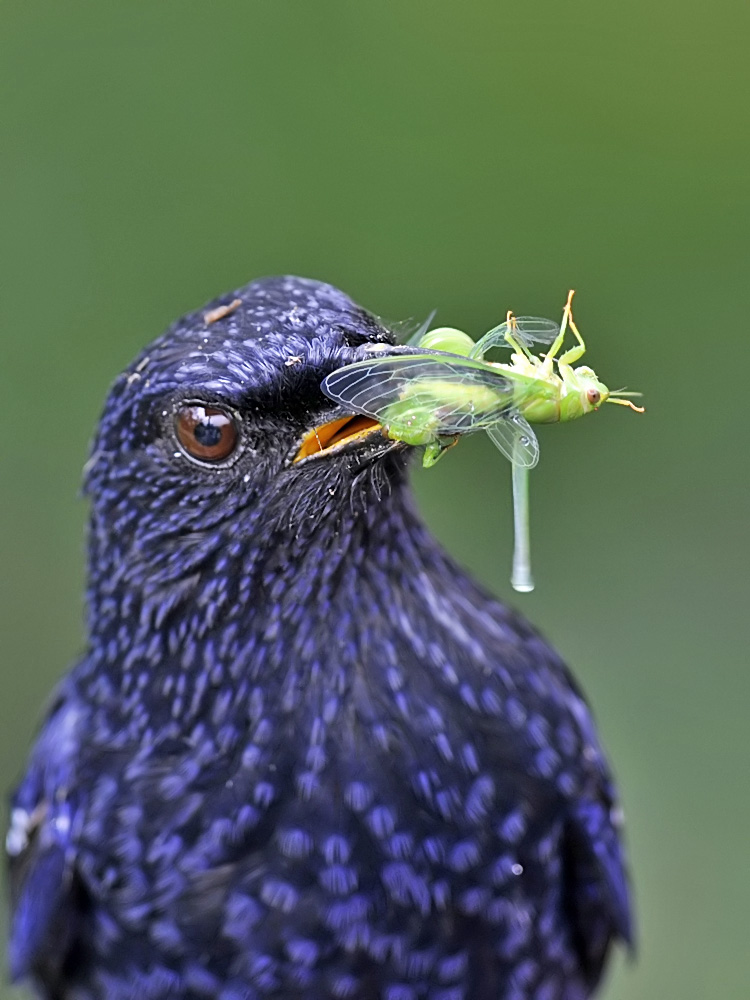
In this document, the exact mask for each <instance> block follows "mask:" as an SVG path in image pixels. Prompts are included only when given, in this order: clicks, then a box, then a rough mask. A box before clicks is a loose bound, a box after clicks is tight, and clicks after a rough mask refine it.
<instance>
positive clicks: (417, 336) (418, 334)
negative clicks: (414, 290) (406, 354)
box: [406, 309, 437, 347]
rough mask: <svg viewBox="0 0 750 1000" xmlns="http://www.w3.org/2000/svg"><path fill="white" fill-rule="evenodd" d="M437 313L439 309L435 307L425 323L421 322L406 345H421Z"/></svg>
mask: <svg viewBox="0 0 750 1000" xmlns="http://www.w3.org/2000/svg"><path fill="white" fill-rule="evenodd" d="M436 315H437V309H433V310H432V312H431V313H430V315H429V316H428V317H427V319H426V320H425V321H424V322H423V323H420V324H419V326H418V327H417V329H416V330H415V331H414V333H413V334H412V335H411V336H410V337H409V339H408V340H407V341H406V347H417V346H418V345H419V342H420V340H421V339H422V337H424V335H425V334H426V333H427V331H428V330H429V329H430V325H431V324H432V321H433V320H434V319H435V316H436Z"/></svg>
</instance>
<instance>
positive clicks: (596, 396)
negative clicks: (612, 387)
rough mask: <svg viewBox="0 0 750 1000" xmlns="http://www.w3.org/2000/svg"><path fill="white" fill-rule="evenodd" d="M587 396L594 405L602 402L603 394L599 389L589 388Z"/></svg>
mask: <svg viewBox="0 0 750 1000" xmlns="http://www.w3.org/2000/svg"><path fill="white" fill-rule="evenodd" d="M586 398H587V399H588V401H589V403H591V405H592V406H596V404H597V403H598V402H600V400H601V398H602V394H601V393H600V392H599V390H598V389H588V390H587V392H586Z"/></svg>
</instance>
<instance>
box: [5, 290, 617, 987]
mask: <svg viewBox="0 0 750 1000" xmlns="http://www.w3.org/2000/svg"><path fill="white" fill-rule="evenodd" d="M393 339H394V338H393V336H392V334H391V333H390V332H389V331H388V330H387V329H386V328H385V327H384V326H383V325H382V324H381V323H380V322H379V321H378V320H377V319H375V318H374V317H373V316H371V315H370V314H368V313H367V312H365V311H364V310H362V309H360V308H359V307H358V306H356V305H355V304H354V303H353V302H352V301H351V300H350V299H349V298H347V297H346V296H345V295H344V294H342V293H341V292H339V291H338V290H336V289H335V288H332V287H330V286H329V285H324V284H321V283H318V282H315V281H308V280H303V279H298V278H272V279H267V280H262V281H256V282H253V283H252V284H250V285H248V286H247V287H245V288H243V289H240V290H239V291H237V292H234V293H232V294H231V295H228V296H225V297H223V298H221V299H219V300H217V301H216V302H214V303H211V305H210V306H209V307H207V310H205V311H204V310H202V311H200V312H196V313H193V314H192V315H189V316H187V317H186V318H185V319H182V320H180V321H179V322H178V323H176V324H175V325H174V326H173V327H172V328H171V329H169V330H168V331H167V332H166V333H165V334H164V335H163V336H161V337H160V338H159V339H158V340H156V341H155V342H154V343H153V344H152V345H151V346H150V347H147V348H146V349H145V351H144V352H143V353H142V354H141V356H140V358H138V359H137V360H136V361H135V362H134V363H133V364H132V365H131V367H130V368H129V369H128V370H127V371H126V372H125V373H124V374H123V375H121V376H120V378H118V379H117V381H116V382H115V384H114V386H113V388H112V390H111V392H110V395H109V398H108V400H107V403H106V406H105V409H104V414H103V416H102V420H101V423H100V426H99V430H98V433H97V435H96V438H95V441H94V444H93V451H92V454H91V458H90V460H89V462H88V464H87V468H86V492H87V494H88V496H89V498H90V500H91V523H90V531H89V549H88V551H89V556H88V591H87V601H88V641H87V646H86V650H85V653H84V654H83V657H82V659H81V660H80V662H79V663H78V665H77V666H76V667H75V668H74V669H73V671H72V672H71V673H70V674H69V676H68V677H67V678H66V679H65V680H64V681H63V682H62V684H61V685H60V687H59V689H58V691H57V693H56V696H55V698H54V700H53V703H52V704H51V706H50V708H49V711H48V714H47V717H46V720H45V722H44V724H43V726H42V729H41V732H40V734H39V736H38V739H37V742H36V746H35V747H34V750H33V752H32V755H31V760H30V764H29V767H28V771H27V774H26V776H25V778H24V779H23V781H22V783H21V785H20V787H19V788H18V789H17V791H16V793H15V795H14V797H13V801H12V813H11V824H10V830H9V833H8V837H7V850H8V854H9V858H10V868H11V882H12V896H13V909H14V912H13V918H12V924H11V932H10V965H11V972H12V975H13V976H14V977H15V978H22V977H29V978H30V979H31V981H32V982H33V984H34V985H35V987H36V990H37V992H38V995H39V996H41V997H46V998H55V1000H66V998H70V1000H73V998H75V1000H100V998H101V1000H104V998H106V1000H126V998H127V1000H134V998H139V1000H171V998H175V1000H176V998H181V1000H256V998H257V1000H262V998H267V997H277V998H286V1000H292V998H303V997H304V998H308V1000H318V998H339V1000H346V998H351V1000H421V998H425V1000H428V998H429V1000H523V998H536V1000H579V998H584V997H588V996H590V995H591V993H592V991H593V990H594V989H595V987H596V985H597V983H598V982H599V979H600V976H601V973H602V968H603V964H604V961H605V957H606V955H607V952H608V950H609V947H610V944H611V943H612V941H613V940H615V939H617V938H621V939H624V940H625V941H629V940H630V934H631V932H630V921H629V909H628V899H627V888H626V879H625V875H624V872H623V859H622V849H621V845H620V840H619V832H618V831H619V811H618V807H617V805H616V803H615V797H614V790H613V786H612V781H611V778H610V776H609V772H608V770H607V765H606V762H605V760H604V757H603V755H602V751H601V749H600V746H599V743H598V740H597V736H596V733H595V730H594V726H593V723H592V720H591V716H590V714H589V710H588V708H587V706H586V703H585V701H584V700H583V697H582V696H581V694H580V692H579V691H578V689H577V687H576V685H575V683H574V682H573V680H572V679H571V677H570V674H569V673H568V672H567V670H566V668H565V666H564V665H563V664H562V662H561V661H560V659H559V658H558V656H557V655H556V654H555V653H554V651H553V650H552V649H550V647H549V646H548V645H547V644H546V643H545V642H544V640H543V639H541V638H540V637H539V635H538V634H537V633H536V632H535V631H534V629H532V628H531V627H530V626H529V625H528V624H527V623H526V622H525V621H524V620H523V619H522V618H520V617H519V616H518V615H517V614H516V613H515V612H513V611H510V610H509V609H508V608H506V607H504V606H503V605H502V604H499V603H498V602H497V601H496V600H494V599H493V598H492V597H490V596H489V595H488V594H487V593H486V592H485V591H484V590H482V589H481V588H480V587H478V586H477V585H476V584H475V583H474V582H473V581H472V580H471V579H469V578H468V577H467V576H466V575H465V574H464V573H463V572H462V571H461V570H460V569H459V568H458V567H457V566H456V565H455V564H454V563H453V562H452V561H451V559H450V558H449V557H448V556H447V555H446V554H445V553H444V552H443V551H442V550H441V549H440V547H439V546H438V545H437V544H436V543H435V541H434V540H433V538H432V537H431V536H430V534H429V533H428V532H427V530H426V529H425V527H424V526H423V524H422V522H421V521H420V519H419V517H418V515H417V513H416V512H415V510H414V507H413V505H412V502H411V499H410V496H409V492H408V487H407V484H406V468H407V463H408V456H409V452H410V450H411V449H409V448H408V447H407V446H405V445H403V444H401V443H397V442H393V441H389V440H388V439H387V438H386V437H385V436H384V435H383V434H382V433H381V432H380V429H379V428H378V426H377V425H376V424H374V423H373V422H372V421H368V420H367V419H366V418H363V417H354V418H352V416H351V414H346V413H344V412H342V411H341V409H340V408H337V407H336V406H335V405H334V404H333V403H332V402H331V401H330V400H328V399H327V398H326V397H325V396H324V395H323V393H322V392H321V390H320V382H321V380H322V379H323V378H324V377H325V376H326V375H327V374H328V373H330V372H331V371H333V370H334V369H336V368H337V367H339V366H341V365H344V364H349V363H351V362H353V361H358V360H362V359H364V358H366V357H367V356H368V353H371V352H372V351H373V350H380V351H382V350H388V346H389V345H391V344H392V343H393Z"/></svg>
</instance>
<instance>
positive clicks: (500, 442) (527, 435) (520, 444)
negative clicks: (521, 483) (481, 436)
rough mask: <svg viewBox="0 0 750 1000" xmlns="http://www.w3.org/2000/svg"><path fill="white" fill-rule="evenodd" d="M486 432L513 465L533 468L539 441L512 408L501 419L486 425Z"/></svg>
mask: <svg viewBox="0 0 750 1000" xmlns="http://www.w3.org/2000/svg"><path fill="white" fill-rule="evenodd" d="M486 430H487V434H488V435H489V437H490V439H491V441H492V443H493V444H494V445H495V447H496V448H499V449H500V451H501V452H502V453H503V455H505V457H506V458H507V459H508V460H509V461H511V462H512V463H513V464H514V465H518V466H521V468H524V469H533V468H534V466H535V465H536V463H537V462H538V461H539V442H538V441H537V437H536V434H535V433H534V431H533V430H532V429H531V426H530V424H529V422H528V420H526V419H525V418H524V417H522V416H521V414H520V413H518V412H517V411H515V410H513V411H511V412H510V413H508V414H507V415H506V417H505V418H504V419H503V420H499V421H497V423H494V424H492V426H490V427H487V428H486Z"/></svg>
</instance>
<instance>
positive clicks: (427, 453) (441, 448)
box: [422, 434, 458, 469]
mask: <svg viewBox="0 0 750 1000" xmlns="http://www.w3.org/2000/svg"><path fill="white" fill-rule="evenodd" d="M457 443H458V434H455V435H454V436H453V437H451V438H445V437H441V438H438V439H437V441H430V443H429V444H428V445H426V446H425V450H424V455H423V456H422V465H423V466H424V468H425V469H430V468H432V466H433V465H435V463H436V462H439V461H440V459H441V458H442V457H443V455H444V454H445V452H446V451H448V449H449V448H452V447H453V446H454V445H455V444H457Z"/></svg>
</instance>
